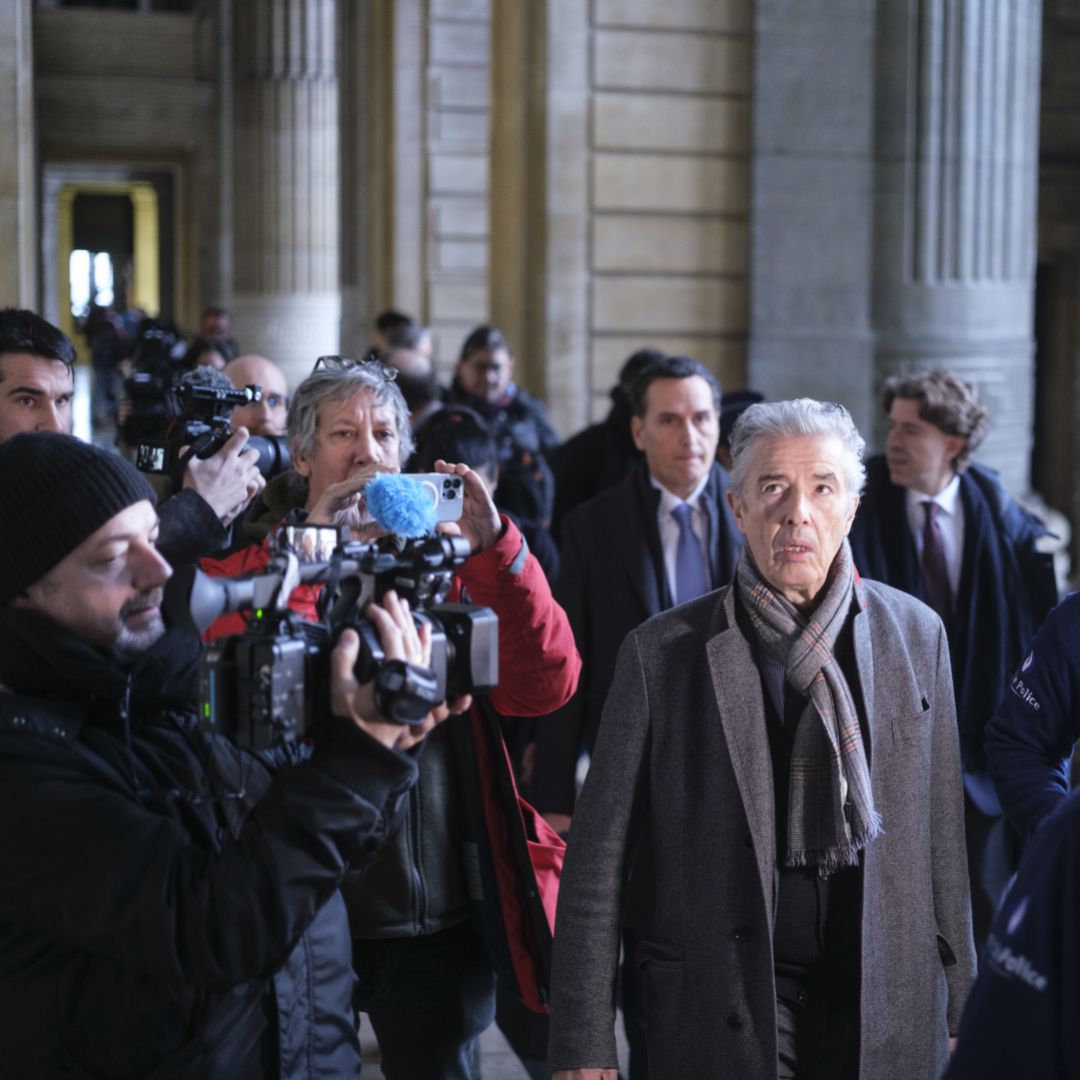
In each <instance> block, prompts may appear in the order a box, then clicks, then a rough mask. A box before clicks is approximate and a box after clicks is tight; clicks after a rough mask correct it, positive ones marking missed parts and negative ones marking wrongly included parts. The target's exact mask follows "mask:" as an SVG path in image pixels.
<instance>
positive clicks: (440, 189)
mask: <svg viewBox="0 0 1080 1080" xmlns="http://www.w3.org/2000/svg"><path fill="white" fill-rule="evenodd" d="M490 20H491V10H490V2H489V0H429V8H428V23H427V28H426V35H425V37H426V47H427V62H426V72H425V74H426V78H425V92H426V96H427V101H426V109H425V120H426V123H425V150H426V172H427V190H426V192H425V225H426V242H425V250H424V282H425V291H426V305H425V311H424V317H425V319H426V320H427V322H428V323H429V324H430V326H431V330H432V337H433V340H434V345H435V357H436V363H437V364H438V366H439V369H440V370H441V371H442V372H443V373H447V372H448V371H449V369H450V368H451V367H452V365H453V363H454V361H455V360H456V359H457V356H458V352H459V351H460V348H461V343H462V341H463V340H464V338H465V336H466V334H467V333H468V332H469V330H471V329H472V328H473V327H474V326H476V325H477V324H479V323H482V322H485V321H486V320H487V319H488V318H489V310H490V305H489V301H488V168H489V157H488V152H489V146H490V137H489V125H490V90H489V82H490V70H491V61H490V52H489V50H490Z"/></svg>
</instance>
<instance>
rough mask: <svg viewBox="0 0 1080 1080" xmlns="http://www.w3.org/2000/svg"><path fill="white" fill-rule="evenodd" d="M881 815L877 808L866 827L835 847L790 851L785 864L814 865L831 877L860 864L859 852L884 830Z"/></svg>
mask: <svg viewBox="0 0 1080 1080" xmlns="http://www.w3.org/2000/svg"><path fill="white" fill-rule="evenodd" d="M884 831H885V830H884V828H883V826H882V824H881V815H880V814H879V813H878V812H877V811H876V810H875V811H873V813H872V814H871V816H870V820H869V821H868V822H867V823H866V826H865V828H863V829H860V830H859V832H858V833H856V834H855V835H853V836H852V838H851V840H850V841H849V842H847V843H844V844H839V845H837V846H835V847H827V848H804V849H803V850H801V851H790V850H789V851H788V854H787V859H786V860H785V862H784V865H785V866H789V867H792V868H797V867H801V866H812V867H814V868H815V869H816V870H817V871H818V873H819V874H820V875H821V876H822V877H823V878H827V877H831V876H832V875H833V874H835V873H837V872H838V871H840V870H846V869H847V868H848V867H851V866H858V865H859V852H860V851H861V850H862V849H863V848H864V847H866V845H867V844H869V843H870V841H871V840H876V839H877V838H878V837H879V836H881V834H882V833H883V832H884Z"/></svg>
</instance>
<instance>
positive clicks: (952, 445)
mask: <svg viewBox="0 0 1080 1080" xmlns="http://www.w3.org/2000/svg"><path fill="white" fill-rule="evenodd" d="M966 445H967V438H966V436H964V435H950V436H949V437H948V439H947V441H946V443H945V460H946V461H947V462H948V463H949V464H950V465H951V466H952V467H953V469H954V470H955V469H956V458H957V455H958V454H960V453H961V452H962V451H963V449H964V447H965V446H966Z"/></svg>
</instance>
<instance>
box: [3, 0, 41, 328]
mask: <svg viewBox="0 0 1080 1080" xmlns="http://www.w3.org/2000/svg"><path fill="white" fill-rule="evenodd" d="M32 28H33V17H32V13H31V10H30V0H11V2H10V3H7V4H3V5H0V111H2V112H3V115H4V123H3V125H0V237H2V238H3V244H0V251H2V252H3V254H2V256H0V296H2V297H3V298H4V303H6V304H19V305H21V306H23V307H32V308H36V307H37V305H38V280H37V266H38V259H37V213H36V206H37V199H36V186H37V185H36V173H35V160H34V148H35V133H34V83H33V70H34V64H33V44H32Z"/></svg>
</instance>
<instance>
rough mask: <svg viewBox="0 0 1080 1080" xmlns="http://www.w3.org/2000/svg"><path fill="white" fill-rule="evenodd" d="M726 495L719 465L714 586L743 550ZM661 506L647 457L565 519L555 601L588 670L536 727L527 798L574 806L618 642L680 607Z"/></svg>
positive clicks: (715, 471) (708, 493)
mask: <svg viewBox="0 0 1080 1080" xmlns="http://www.w3.org/2000/svg"><path fill="white" fill-rule="evenodd" d="M727 491H728V476H727V473H726V472H725V471H724V470H723V469H722V468H721V467H720V466H719V465H715V464H714V465H713V467H712V470H711V472H710V475H709V479H708V482H707V483H706V485H705V488H704V490H703V491H702V499H703V500H704V507H705V509H706V512H707V513H708V517H709V544H708V554H709V573H710V577H711V579H712V586H713V588H714V589H717V588H719V587H720V586H722V585H726V584H728V582H729V581H731V578H732V575H733V573H734V570H735V563H736V561H737V559H738V557H739V552H740V551H741V550H742V535H741V534H740V532H739V530H738V527H737V526H736V524H735V519H734V517H733V516H732V514H731V511H730V509H729V508H728V505H727ZM659 504H660V492H659V491H657V490H656V488H654V487H653V486H652V484H651V483H650V482H649V473H648V470H647V469H646V467H645V463H644V462H642V464H641V465H640V466H639V467H638V468H637V469H635V470H634V472H632V473H631V474H630V475H629V476H628V477H627V478H626V479H625V480H623V481H622V482H621V483H620V484H617V485H616V486H615V487H612V488H608V489H607V490H606V491H602V492H601V493H600V494H599V495H597V496H595V497H594V498H592V499H589V500H588V502H585V503H583V504H582V505H581V506H579V507H577V509H575V510H574V511H573V512H572V513H571V514H570V515H569V516H568V517H567V518H566V519H565V521H564V523H563V536H562V567H561V570H560V572H559V580H558V583H557V585H556V587H555V598H556V599H557V600H558V601H559V603H560V604H561V605H562V606H563V608H564V609H565V611H566V613H567V615H568V616H569V618H570V625H571V627H572V628H573V631H574V639H575V641H576V643H577V647H578V652H579V653H580V654H581V660H582V672H581V680H580V682H579V684H578V692H577V693H576V694H575V695H574V698H573V699H572V700H571V701H570V703H569V704H568V705H566V706H565V707H564V708H563V709H561V710H560V711H559V712H558V713H555V714H554V715H553V716H552V717H551V718H550V719H549V720H547V721H545V722H544V723H543V724H540V725H538V731H537V734H538V742H537V756H536V766H535V780H534V782H533V785H532V787H531V788H530V789H529V795H530V797H531V799H532V801H533V803H534V804H535V805H536V807H537V808H538V809H539V810H541V811H544V812H552V813H570V812H571V810H572V808H573V803H574V770H575V767H576V763H577V757H578V752H579V750H580V747H581V744H582V743H583V742H584V744H585V745H586V746H587V747H588V748H589V749H590V750H591V749H592V746H593V744H594V742H595V741H596V731H597V728H598V726H599V724H600V713H601V711H602V709H603V707H604V699H605V698H606V697H607V692H608V689H609V687H610V686H611V679H612V676H613V675H614V673H615V660H616V658H617V656H618V653H619V646H620V645H622V642H623V639H624V638H625V637H626V635H627V634H629V633H630V631H631V630H634V629H636V628H637V627H638V626H640V625H641V624H642V623H643V622H644V621H645V620H646V619H648V618H650V617H651V616H653V615H657V614H659V613H660V612H661V611H665V610H667V609H668V608H670V607H673V606H674V602H675V601H674V598H673V597H672V596H671V591H670V589H669V588H668V583H667V574H666V572H665V570H664V555H663V548H662V546H661V543H660V532H659V529H658V527H657V522H656V513H657V508H658V506H659Z"/></svg>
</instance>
